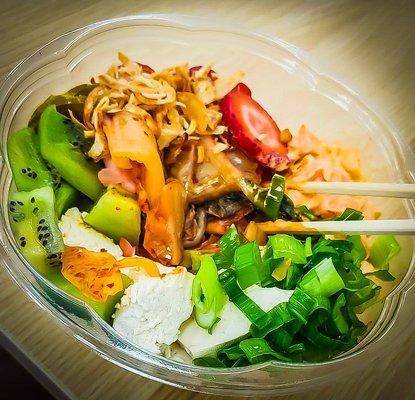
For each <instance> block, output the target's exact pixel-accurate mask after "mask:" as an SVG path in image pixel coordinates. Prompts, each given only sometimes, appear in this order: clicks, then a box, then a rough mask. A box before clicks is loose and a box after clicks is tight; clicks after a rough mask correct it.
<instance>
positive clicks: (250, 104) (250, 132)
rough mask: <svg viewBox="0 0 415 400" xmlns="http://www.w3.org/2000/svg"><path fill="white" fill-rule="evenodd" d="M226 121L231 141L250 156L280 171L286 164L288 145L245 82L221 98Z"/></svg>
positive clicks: (224, 120)
mask: <svg viewBox="0 0 415 400" xmlns="http://www.w3.org/2000/svg"><path fill="white" fill-rule="evenodd" d="M220 107H221V111H222V114H223V122H224V123H225V125H226V126H227V127H228V128H229V131H230V132H231V134H232V138H231V140H232V141H233V142H234V144H235V145H236V146H238V147H239V148H240V149H242V150H243V151H244V152H245V153H246V154H247V155H248V156H250V157H252V158H254V159H256V160H257V161H258V162H260V163H261V164H263V165H265V166H267V167H269V168H272V169H273V170H278V171H281V170H283V169H285V168H286V167H287V164H288V163H289V159H288V157H287V152H288V149H287V145H286V144H285V143H283V142H282V141H281V138H280V135H281V132H280V130H279V128H278V126H277V124H276V123H275V121H274V120H273V119H272V117H271V116H270V115H269V114H268V113H267V112H266V111H265V110H264V109H263V108H262V107H261V106H260V105H259V104H258V103H257V102H256V101H255V100H254V99H253V98H252V97H251V90H250V89H249V88H248V86H246V85H245V84H243V83H239V84H238V85H236V86H235V88H233V89H232V90H231V91H230V92H229V93H228V94H227V95H226V96H225V97H224V98H223V99H222V101H221V105H220Z"/></svg>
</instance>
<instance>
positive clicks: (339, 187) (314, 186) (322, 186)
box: [287, 182, 415, 199]
mask: <svg viewBox="0 0 415 400" xmlns="http://www.w3.org/2000/svg"><path fill="white" fill-rule="evenodd" d="M287 187H288V188H291V189H297V190H301V191H303V192H305V193H324V194H340V195H361V196H374V197H397V198H406V199H415V184H413V183H373V182H298V183H297V182H289V183H287Z"/></svg>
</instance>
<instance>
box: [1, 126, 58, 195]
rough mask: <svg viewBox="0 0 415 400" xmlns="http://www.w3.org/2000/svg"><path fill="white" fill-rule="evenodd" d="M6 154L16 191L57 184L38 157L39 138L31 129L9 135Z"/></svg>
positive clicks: (54, 176)
mask: <svg viewBox="0 0 415 400" xmlns="http://www.w3.org/2000/svg"><path fill="white" fill-rule="evenodd" d="M7 153H8V158H9V163H10V167H11V170H12V172H13V178H14V183H15V185H16V188H17V190H19V191H31V190H33V189H37V188H40V187H43V186H56V185H57V184H58V183H59V179H58V177H56V175H53V174H52V170H51V168H50V167H49V166H48V165H47V163H46V162H45V161H44V160H43V158H42V156H41V155H40V152H39V137H38V136H37V135H36V133H35V132H34V131H33V129H31V128H24V129H21V130H19V131H17V132H14V133H13V134H12V135H10V137H9V138H8V141H7Z"/></svg>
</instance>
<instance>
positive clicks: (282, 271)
mask: <svg viewBox="0 0 415 400" xmlns="http://www.w3.org/2000/svg"><path fill="white" fill-rule="evenodd" d="M274 260H275V259H274ZM275 261H277V262H278V261H279V262H278V264H277V266H276V267H275V268H274V271H272V274H271V275H272V277H273V278H274V279H275V280H276V281H278V282H281V281H283V280H284V279H285V278H286V277H287V273H288V270H289V268H290V266H291V259H290V258H286V259H281V260H275Z"/></svg>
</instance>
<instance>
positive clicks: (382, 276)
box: [365, 269, 395, 282]
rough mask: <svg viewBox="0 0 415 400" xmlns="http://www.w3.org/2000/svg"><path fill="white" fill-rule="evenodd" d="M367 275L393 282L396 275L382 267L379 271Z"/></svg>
mask: <svg viewBox="0 0 415 400" xmlns="http://www.w3.org/2000/svg"><path fill="white" fill-rule="evenodd" d="M365 276H374V277H375V278H378V279H380V280H381V281H384V282H393V281H394V280H395V277H394V276H393V275H392V274H391V273H390V272H389V271H387V270H386V269H381V270H379V271H374V272H368V273H367V274H365Z"/></svg>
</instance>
